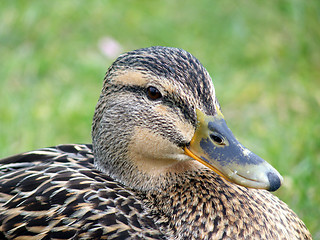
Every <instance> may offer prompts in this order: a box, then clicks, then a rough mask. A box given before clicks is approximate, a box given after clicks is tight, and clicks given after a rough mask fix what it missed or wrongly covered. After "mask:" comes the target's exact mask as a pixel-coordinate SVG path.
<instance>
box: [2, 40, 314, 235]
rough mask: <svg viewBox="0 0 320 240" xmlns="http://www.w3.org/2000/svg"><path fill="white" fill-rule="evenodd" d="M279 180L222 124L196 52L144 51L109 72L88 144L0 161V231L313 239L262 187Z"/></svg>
mask: <svg viewBox="0 0 320 240" xmlns="http://www.w3.org/2000/svg"><path fill="white" fill-rule="evenodd" d="M282 182H283V178H282V177H281V175H280V174H279V172H278V171H277V170H276V169H275V168H273V167H272V166H271V165H270V164H269V163H267V162H266V161H265V160H263V159H262V158H260V157H259V156H258V155H256V154H254V153H253V152H251V151H250V150H249V149H247V148H245V147H244V146H243V145H242V144H241V143H239V141H238V140H237V139H236V138H235V136H234V135H233V133H232V132H231V130H230V129H229V128H228V126H227V124H226V121H225V119H224V116H223V114H222V111H221V107H220V104H219V101H218V99H217V97H216V93H215V88H214V85H213V81H212V79H211V77H210V75H209V73H208V71H207V70H206V69H205V67H204V66H203V65H202V64H201V63H200V61H199V60H198V59H197V58H196V57H194V56H193V55H192V54H190V53H189V52H187V51H185V50H183V49H179V48H172V47H161V46H156V47H148V48H142V49H138V50H134V51H130V52H127V53H124V54H122V55H120V56H119V57H118V58H117V59H116V60H115V61H114V63H113V64H112V65H111V66H110V67H109V69H108V70H107V73H106V75H105V77H104V82H103V88H102V91H101V94H100V97H99V100H98V103H97V105H96V108H95V112H94V116H93V123H92V143H91V144H64V145H57V146H54V147H47V148H42V149H38V150H34V151H29V152H25V153H21V154H17V155H14V156H10V157H6V158H3V159H1V160H0V238H1V239H16V240H18V239H19V240H22V239H28V240H35V239H37V240H40V239H42V240H45V239H290V240H292V239H311V238H312V237H311V235H310V232H309V231H308V229H307V227H306V226H305V224H304V223H303V222H302V220H300V219H299V217H298V216H297V215H296V214H295V213H294V212H293V211H292V210H291V209H290V208H289V207H288V206H287V205H286V204H285V203H284V202H282V201H281V200H279V199H278V198H277V197H276V196H274V195H273V194H272V193H271V192H272V191H275V190H277V189H278V188H279V187H280V186H281V184H282Z"/></svg>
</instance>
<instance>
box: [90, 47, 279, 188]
mask: <svg viewBox="0 0 320 240" xmlns="http://www.w3.org/2000/svg"><path fill="white" fill-rule="evenodd" d="M92 139H93V150H94V156H95V164H96V167H97V168H98V169H99V170H101V171H103V172H105V173H107V174H109V175H110V176H111V177H113V178H114V179H116V180H118V181H119V182H121V183H123V184H125V185H127V186H129V187H131V188H134V189H139V190H148V189H159V188H164V187H165V186H166V185H167V184H172V181H178V179H179V176H181V175H183V174H184V173H185V172H188V171H196V170H199V169H201V168H209V169H211V170H212V171H213V172H215V173H217V174H219V175H220V176H222V177H223V178H225V179H227V180H228V181H230V182H232V183H235V184H239V185H242V186H245V187H250V188H261V189H267V190H270V191H275V190H277V189H278V188H279V187H280V185H281V182H282V177H281V176H280V174H279V173H278V172H277V170H275V169H274V168H273V167H272V166H271V165H270V164H269V163H267V162H266V161H264V160H263V159H262V158H260V157H259V156H257V155H255V154H254V153H252V152H251V151H250V150H248V149H247V148H245V147H244V146H242V145H241V144H240V143H239V142H238V140H237V139H236V138H235V137H234V135H233V134H232V132H231V130H230V129H229V128H228V127H227V124H226V122H225V120H224V116H223V114H222V113H221V108H220V105H219V102H218V100H217V98H216V94H215V89H214V86H213V83H212V79H211V77H210V75H209V74H208V72H207V70H206V69H205V68H204V67H203V66H202V64H201V63H200V62H199V61H198V60H197V59H196V58H195V57H194V56H192V55H191V54H190V53H188V52H186V51H184V50H182V49H177V48H168V47H150V48H144V49H138V50H135V51H132V52H128V53H125V54H123V55H121V56H120V57H119V58H118V59H117V60H116V61H115V62H114V63H113V64H112V65H111V67H110V68H109V69H108V71H107V73H106V76H105V79H104V85H103V89H102V92H101V95H100V98H99V101H98V104H97V106H96V110H95V114H94V119H93V125H92ZM212 174H214V173H212Z"/></svg>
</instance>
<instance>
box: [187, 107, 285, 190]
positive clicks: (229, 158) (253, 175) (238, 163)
mask: <svg viewBox="0 0 320 240" xmlns="http://www.w3.org/2000/svg"><path fill="white" fill-rule="evenodd" d="M197 120H198V126H197V129H196V131H195V134H194V136H193V138H192V140H191V142H190V144H189V145H188V146H187V147H185V149H184V150H185V153H186V154H187V155H189V156H190V157H192V158H193V159H195V160H197V161H199V162H200V163H202V164H203V165H205V166H207V167H208V168H210V169H211V170H213V171H214V172H216V173H218V174H219V175H220V176H222V177H223V178H225V179H227V180H228V181H230V182H233V183H236V184H239V185H242V186H245V187H250V188H260V189H266V190H269V191H275V190H277V189H278V188H279V187H280V186H281V183H282V177H281V175H280V174H279V173H278V171H277V170H276V169H274V168H273V167H272V166H271V165H270V164H269V163H267V162H266V161H264V160H263V159H262V158H260V157H259V156H257V155H256V154H254V153H252V152H251V151H250V150H248V149H247V148H245V147H244V146H242V145H241V144H240V143H239V142H238V140H237V139H236V138H235V137H234V135H233V134H232V132H231V130H230V129H229V128H228V126H227V124H226V122H225V120H224V117H223V115H222V113H221V112H220V110H219V109H217V114H216V115H214V116H208V115H206V114H204V113H203V112H201V111H200V110H198V109H197Z"/></svg>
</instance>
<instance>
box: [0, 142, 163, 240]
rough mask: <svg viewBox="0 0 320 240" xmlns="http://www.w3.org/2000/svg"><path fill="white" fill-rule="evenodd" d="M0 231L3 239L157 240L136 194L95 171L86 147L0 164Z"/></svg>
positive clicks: (46, 151) (59, 148)
mask: <svg viewBox="0 0 320 240" xmlns="http://www.w3.org/2000/svg"><path fill="white" fill-rule="evenodd" d="M0 232H2V234H4V235H5V236H6V238H7V239H23V238H22V236H25V237H26V236H28V238H27V239H29V240H31V239H72V238H74V239H126V238H128V239H162V238H163V234H161V233H160V231H159V230H158V228H157V227H156V226H155V223H154V221H153V219H151V218H150V216H148V214H147V212H146V211H145V209H144V207H143V205H142V202H141V200H139V198H138V197H137V196H136V194H135V193H134V192H132V191H130V190H128V189H126V188H124V187H123V186H121V185H120V184H118V183H117V182H115V181H114V180H112V179H111V178H109V177H108V176H106V175H105V174H102V173H101V172H99V171H97V170H95V169H94V166H93V156H92V152H91V146H90V145H61V146H57V147H54V148H45V149H41V150H38V151H33V152H28V153H24V154H21V155H16V156H13V157H11V158H6V159H2V160H1V161H0Z"/></svg>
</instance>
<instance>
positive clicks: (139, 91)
mask: <svg viewBox="0 0 320 240" xmlns="http://www.w3.org/2000/svg"><path fill="white" fill-rule="evenodd" d="M108 90H109V91H110V92H119V91H127V92H131V93H133V94H136V95H140V96H146V91H147V90H146V88H145V87H142V86H132V85H131V86H130V85H121V86H119V85H111V86H110V88H109V89H108ZM161 103H162V104H164V105H166V106H168V107H170V108H173V109H175V108H177V109H180V111H181V113H182V114H183V116H184V118H185V119H186V120H187V121H188V122H190V123H191V124H192V125H193V126H195V127H196V125H197V117H196V115H195V111H194V109H193V108H192V106H190V105H189V104H187V103H186V102H185V101H183V99H181V98H179V99H177V96H173V95H172V94H170V93H168V92H165V93H164V95H161Z"/></svg>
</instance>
